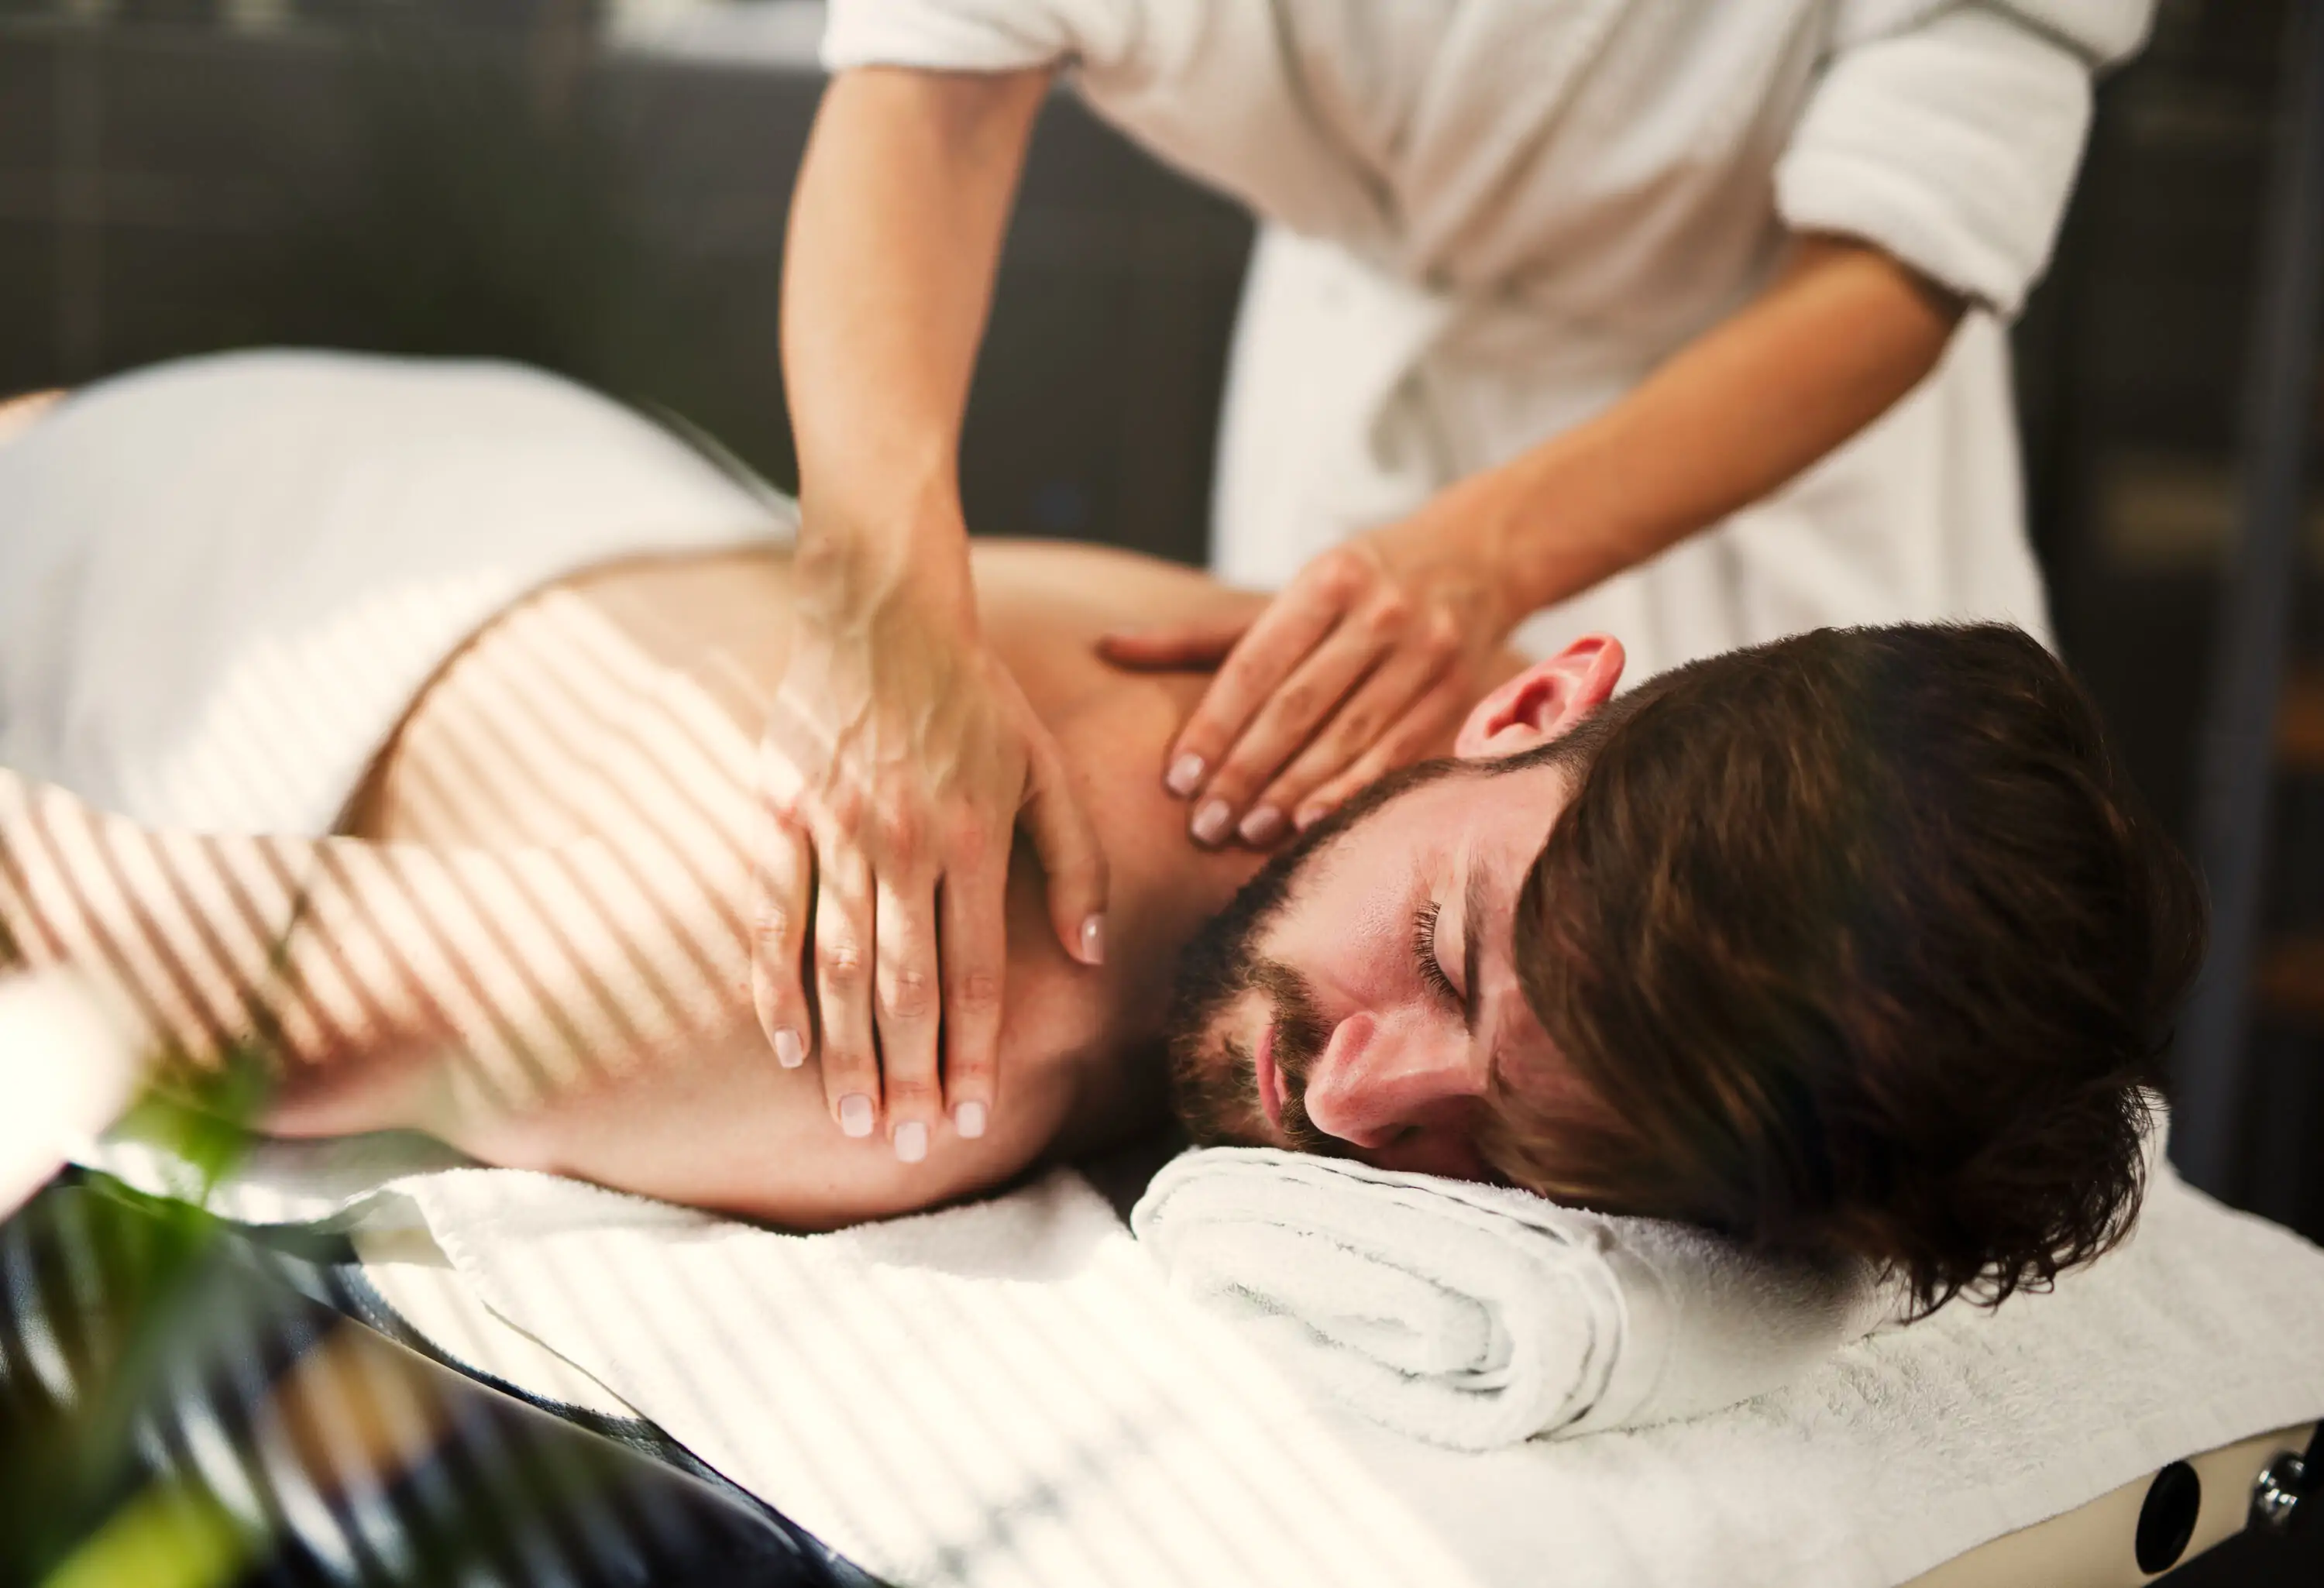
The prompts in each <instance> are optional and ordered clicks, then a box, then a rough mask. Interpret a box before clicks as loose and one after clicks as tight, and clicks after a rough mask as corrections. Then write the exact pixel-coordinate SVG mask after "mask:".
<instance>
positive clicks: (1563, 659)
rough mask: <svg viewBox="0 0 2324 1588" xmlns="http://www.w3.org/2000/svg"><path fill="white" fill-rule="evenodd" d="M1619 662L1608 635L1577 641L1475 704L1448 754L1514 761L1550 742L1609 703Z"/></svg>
mask: <svg viewBox="0 0 2324 1588" xmlns="http://www.w3.org/2000/svg"><path fill="white" fill-rule="evenodd" d="M1624 660H1625V658H1624V657H1623V655H1622V642H1620V641H1619V640H1617V639H1615V638H1614V636H1612V635H1611V634H1584V635H1582V638H1580V639H1579V640H1576V641H1575V642H1573V643H1572V644H1571V645H1568V646H1567V647H1566V648H1565V649H1564V650H1563V651H1559V652H1558V653H1557V654H1556V655H1554V656H1552V657H1549V658H1546V659H1545V660H1541V661H1536V662H1535V663H1534V664H1533V665H1532V666H1531V667H1529V668H1527V669H1525V671H1523V672H1521V673H1519V674H1518V675H1517V677H1516V678H1514V679H1510V680H1509V681H1508V683H1506V684H1503V685H1502V686H1501V687H1500V688H1498V689H1496V690H1494V691H1493V692H1492V693H1491V694H1490V695H1488V696H1486V697H1484V698H1483V699H1482V700H1480V701H1479V702H1477V708H1476V709H1475V710H1474V711H1472V712H1471V713H1470V714H1469V720H1468V721H1467V722H1465V723H1462V725H1461V736H1460V737H1459V738H1458V739H1455V740H1454V741H1453V742H1452V753H1453V754H1455V755H1458V756H1462V757H1468V758H1476V757H1498V756H1503V755H1515V754H1517V752H1520V751H1525V750H1530V749H1532V748H1533V747H1534V746H1535V745H1536V744H1543V743H1547V742H1548V741H1550V740H1552V739H1554V738H1556V737H1557V736H1558V735H1559V734H1563V733H1564V732H1565V731H1566V730H1567V729H1568V728H1571V727H1572V726H1573V725H1575V724H1577V723H1579V722H1581V721H1582V718H1584V717H1586V716H1589V715H1590V714H1591V712H1593V711H1596V710H1597V709H1598V708H1599V707H1600V706H1603V705H1605V704H1606V702H1607V701H1608V700H1609V698H1611V697H1612V696H1613V693H1614V686H1615V685H1617V684H1618V683H1620V682H1621V681H1622V664H1623V661H1624Z"/></svg>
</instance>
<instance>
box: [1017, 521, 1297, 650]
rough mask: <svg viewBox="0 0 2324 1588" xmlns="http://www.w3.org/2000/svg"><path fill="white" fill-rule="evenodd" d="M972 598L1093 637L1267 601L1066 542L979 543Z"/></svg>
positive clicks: (1163, 564)
mask: <svg viewBox="0 0 2324 1588" xmlns="http://www.w3.org/2000/svg"><path fill="white" fill-rule="evenodd" d="M975 559H976V560H975V568H976V581H977V593H978V596H979V598H980V601H981V603H982V605H983V606H984V608H985V614H986V617H987V620H988V622H990V621H991V619H992V617H993V616H994V614H995V610H996V608H997V609H1000V610H1001V611H1004V612H1008V613H1010V614H1016V613H1028V614H1029V613H1037V614H1038V615H1041V616H1043V617H1045V618H1047V619H1048V620H1049V621H1052V622H1056V623H1063V624H1065V625H1066V626H1067V627H1069V628H1070V629H1072V630H1074V632H1087V633H1088V634H1090V635H1093V636H1094V635H1096V634H1099V633H1102V632H1105V631H1106V630H1108V629H1112V628H1117V627H1121V626H1125V625H1130V624H1142V623H1185V622H1191V621H1194V620H1197V619H1213V618H1221V617H1226V616H1231V615H1235V614H1244V615H1250V614H1257V613H1258V611H1259V608H1261V607H1262V606H1264V605H1267V597H1266V596H1265V595H1261V594H1259V593H1257V592H1255V591H1250V590H1238V589H1236V588H1234V587H1233V586H1230V585H1223V584H1221V583H1220V582H1219V581H1218V580H1217V579H1215V578H1213V577H1211V576H1210V575H1209V574H1207V573H1205V572H1203V570H1202V569H1200V568H1188V567H1187V566H1185V564H1184V563H1177V562H1168V561H1165V560H1164V559H1161V558H1158V557H1148V556H1147V555H1145V554H1144V553H1142V552H1138V551H1125V550H1123V549H1120V548H1119V547H1113V546H1090V545H1084V544H1082V543H1080V542H1078V541H1066V540H978V541H977V542H976V545H975Z"/></svg>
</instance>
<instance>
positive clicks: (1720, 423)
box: [1454, 238, 1961, 611]
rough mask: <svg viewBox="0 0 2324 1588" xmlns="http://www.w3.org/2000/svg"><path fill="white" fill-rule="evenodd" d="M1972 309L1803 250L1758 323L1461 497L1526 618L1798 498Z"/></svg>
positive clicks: (1752, 317)
mask: <svg viewBox="0 0 2324 1588" xmlns="http://www.w3.org/2000/svg"><path fill="white" fill-rule="evenodd" d="M1960 314H1961V306H1960V303H1959V302H1958V301H1957V300H1953V299H1950V298H1949V297H1947V296H1946V295H1944V294H1943V293H1941V291H1938V290H1936V289H1935V288H1932V286H1930V285H1929V284H1928V283H1927V282H1925V281H1923V279H1922V278H1921V277H1919V276H1918V275H1916V274H1915V273H1914V272H1912V271H1911V270H1909V269H1908V268H1907V267H1905V266H1904V265H1903V264H1900V263H1897V262H1896V261H1895V259H1893V258H1891V257H1890V256H1889V255H1887V254H1884V253H1881V252H1880V251H1879V250H1877V249H1875V248H1872V247H1869V246H1867V245H1860V244H1855V243H1849V242H1842V241H1838V240H1834V239H1823V238H1810V239H1805V240H1803V242H1802V243H1801V245H1799V251H1798V253H1797V254H1796V255H1795V256H1794V259H1793V260H1792V261H1791V263H1789V264H1788V265H1787V266H1786V268H1785V269H1784V272H1782V273H1781V274H1780V275H1779V276H1778V277H1777V278H1776V279H1775V282H1773V283H1772V284H1771V285H1770V286H1769V287H1768V288H1767V290H1766V291H1765V292H1763V293H1762V294H1761V295H1760V296H1759V297H1758V298H1757V299H1755V300H1753V301H1752V302H1751V303H1750V304H1749V305H1748V306H1747V307H1745V308H1744V309H1742V310H1740V311H1739V312H1738V313H1737V314H1735V315H1734V316H1732V317H1731V318H1729V319H1727V320H1726V321H1724V322H1722V323H1721V324H1720V325H1719V326H1717V327H1715V328H1712V329H1711V330H1710V331H1709V332H1707V333H1705V334H1704V335H1703V336H1702V337H1700V338H1698V339H1697V340H1695V341H1694V342H1692V343H1691V344H1689V345H1688V346H1686V347H1685V348H1683V349H1682V350H1681V351H1680V352H1679V353H1678V354H1677V355H1675V356H1674V357H1673V358H1672V359H1671V360H1670V361H1669V362H1668V363H1666V364H1665V365H1663V366H1662V367H1661V368H1660V369H1658V370H1657V371H1655V374H1653V375H1651V376H1650V377H1648V378H1647V379H1646V381H1645V382H1644V383H1641V384H1640V385H1639V386H1638V387H1637V389H1636V390H1635V391H1634V392H1631V393H1630V394H1629V395H1628V397H1626V398H1624V399H1623V400H1622V401H1621V402H1618V403H1617V404H1615V405H1614V406H1613V407H1612V408H1610V409H1609V410H1607V411H1606V412H1604V413H1603V414H1600V416H1598V417H1597V418H1596V419H1594V420H1590V421H1589V422H1587V423H1585V424H1582V425H1580V426H1577V427H1576V428H1575V429H1572V430H1570V431H1567V432H1566V433H1564V434H1563V435H1561V436H1559V437H1557V438H1556V439H1554V440H1551V441H1548V442H1545V443H1544V444H1542V445H1541V446H1539V447H1536V448H1534V449H1533V450H1532V451H1530V452H1527V453H1526V454H1523V455H1521V456H1520V457H1517V458H1516V459H1514V460H1512V461H1511V462H1510V463H1508V464H1507V465H1504V466H1501V467H1500V468H1499V469H1495V470H1492V471H1489V472H1488V473H1487V474H1485V475H1478V476H1476V477H1475V478H1474V479H1473V480H1471V481H1469V482H1464V483H1463V485H1462V486H1456V487H1454V491H1455V492H1461V493H1462V494H1468V495H1470V497H1471V502H1470V503H1468V504H1467V505H1468V508H1469V514H1468V516H1469V517H1470V520H1471V522H1473V523H1475V524H1476V525H1478V526H1479V530H1480V532H1481V533H1483V534H1485V535H1487V536H1488V537H1489V540H1490V541H1491V544H1490V545H1489V547H1488V549H1487V551H1486V556H1487V558H1488V559H1489V561H1491V562H1492V563H1493V564H1495V565H1496V566H1498V568H1499V569H1500V570H1501V571H1502V572H1503V573H1504V575H1505V576H1506V577H1507V579H1508V587H1509V588H1510V589H1512V590H1513V591H1515V592H1517V595H1518V596H1519V599H1520V602H1521V604H1522V609H1523V610H1526V611H1529V610H1534V609H1537V608H1539V607H1543V606H1547V605H1553V604H1554V603H1555V602H1558V601H1561V600H1563V599H1564V598H1565V597H1567V596H1569V595H1575V594H1577V593H1579V592H1581V591H1582V590H1585V589H1587V588H1589V587H1590V586H1592V585H1595V584H1597V583H1598V582H1599V581H1600V580H1601V579H1605V578H1607V577H1611V576H1612V575H1614V574H1617V573H1619V572H1621V571H1622V570H1623V569H1625V568H1630V567H1633V566H1635V565H1636V564H1637V563H1640V562H1643V561H1645V560H1646V559H1647V558H1650V557H1652V556H1654V555H1655V553H1656V552H1658V551H1660V550H1662V549H1665V547H1668V546H1670V545H1673V544H1674V543H1675V542H1677V541H1679V540H1683V539H1685V538H1686V537H1687V536H1689V535H1691V534H1693V533H1694V532H1695V531H1699V530H1701V529H1704V528H1707V527H1708V526H1710V525H1711V524H1714V523H1716V522H1719V521H1720V520H1721V519H1723V518H1725V517H1726V516H1727V515H1728V514H1729V513H1730V512H1735V511H1736V510H1737V509H1738V508H1741V507H1745V506H1748V504H1749V503H1753V502H1756V501H1757V500H1759V499H1760V498H1761V497H1763V496H1766V494H1769V493H1770V492H1772V491H1774V490H1775V489H1777V488H1778V487H1780V486H1781V485H1784V483H1785V482H1786V481H1788V480H1790V479H1792V478H1793V477H1794V476H1795V475H1798V474H1799V473H1800V472H1801V471H1803V470H1804V469H1806V468H1807V467H1809V466H1811V465H1812V464H1814V463H1815V462H1816V461H1817V460H1818V459H1820V458H1821V457H1824V456H1825V455H1826V454H1827V453H1829V452H1831V450H1832V449H1833V448H1837V447H1839V446H1840V444H1841V443H1843V442H1845V441H1847V440H1848V439H1849V438H1850V437H1852V436H1854V435H1856V434H1857V432H1858V431H1859V430H1861V429H1864V427H1865V426H1867V425H1868V424H1870V423H1871V422H1872V421H1873V420H1876V419H1877V418H1878V417H1879V416H1880V415H1881V414H1883V413H1884V412H1886V411H1887V410H1888V409H1889V408H1890V407H1891V406H1892V405H1893V404H1894V403H1895V402H1896V401H1897V400H1898V399H1900V398H1902V397H1903V396H1904V394H1905V393H1906V392H1910V391H1911V390H1912V389H1913V388H1914V386H1915V385H1917V384H1918V383H1920V382H1921V380H1922V379H1923V377H1924V376H1926V375H1927V374H1929V372H1930V371H1931V370H1932V369H1934V368H1935V367H1936V365H1937V361H1938V360H1939V359H1940V358H1941V357H1942V355H1943V354H1944V349H1945V345H1946V342H1947V340H1948V339H1949V338H1950V337H1951V335H1952V331H1953V328H1954V326H1955V325H1956V324H1958V323H1959V320H1960Z"/></svg>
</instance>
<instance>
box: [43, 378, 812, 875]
mask: <svg viewBox="0 0 2324 1588" xmlns="http://www.w3.org/2000/svg"><path fill="white" fill-rule="evenodd" d="M788 530H789V520H788V503H782V502H779V501H776V500H774V499H772V498H771V495H770V494H768V493H764V492H761V491H760V490H758V489H756V488H754V487H753V486H752V485H749V484H746V483H744V482H742V481H741V480H739V479H738V478H736V477H734V476H733V475H731V474H730V473H729V472H728V471H726V470H724V469H722V468H720V467H719V466H716V465H714V464H713V463H711V462H710V461H709V460H708V459H706V458H705V457H702V456H701V455H700V454H699V453H698V452H696V450H695V449H694V448H689V447H687V445H686V444H685V443H683V442H681V441H679V440H678V439H677V438H675V437H674V436H672V435H670V434H669V432H668V431H667V430H664V429H661V428H660V427H659V426H657V425H654V424H652V423H650V422H649V421H647V420H643V419H641V418H639V417H638V416H637V415H636V414H634V413H632V412H629V411H627V410H625V409H623V408H622V407H621V406H619V405H618V404H616V403H613V402H608V401H607V400H606V399H604V398H603V397H600V396H598V395H597V394H596V393H595V392H589V391H586V390H585V389H583V388H582V387H579V386H576V385H573V384H571V383H568V382H565V381H560V380H558V379H557V378H556V377H554V376H552V375H549V374H543V373H541V372H540V371H539V370H531V369H524V368H521V367H520V366H518V365H507V364H488V363H478V362H467V361H462V362H453V361H450V360H419V359H404V358H381V357H374V356H369V355H359V354H349V353H313V352H290V351H270V352H259V353H231V354H219V355H210V356H207V357H201V358H189V359H185V360H181V361H180V362H178V363H174V364H164V365H154V366H153V367H152V368H150V369H143V370H138V371H136V372H134V373H133V374H126V375H120V376H115V377H114V378H113V379H110V380H106V381H100V382H98V383H97V384H95V385H93V386H90V387H88V388H87V389H85V390H83V391H79V392H74V393H73V394H72V395H71V396H69V397H68V398H66V399H65V400H64V402H61V403H60V404H59V405H58V406H57V407H56V408H55V409H54V410H52V411H51V412H49V413H48V414H47V415H45V416H44V417H42V419H40V420H38V421H36V422H35V423H34V424H33V425H32V428H31V429H27V430H25V431H23V433H22V434H20V435H18V436H16V437H15V438H14V439H12V440H10V441H9V442H8V444H7V445H6V446H5V447H0V766H6V767H9V768H11V769H13V770H14V771H19V772H22V773H23V774H24V775H25V776H27V777H31V778H37V779H40V780H42V781H44V782H51V783H59V784H61V785H63V786H64V787H65V788H68V789H72V790H73V791H74V792H75V793H77V794H78V795H79V796H80V797H81V798H82V799H87V800H88V801H89V802H90V803H92V804H94V805H97V806H99V807H101V808H105V809H107V810H116V811H119V812H121V813H123V814H124V815H126V816H131V817H135V818H136V819H138V820H140V821H143V822H146V823H150V824H152V825H154V826H174V827H180V828H188V829H192V830H195V831H211V832H241V833H320V832H323V831H326V830H327V829H328V828H329V826H331V824H332V822H333V820H334V819H335V818H336V817H337V814H338V811H339V808H340V806H341V804H342V803H343V802H344V801H345V800H346V797H347V795H348V793H349V791H350V790H351V789H353V788H354V787H355V782H356V780H358V779H359V778H360V777H361V776H362V774H363V771H364V766H365V765H366V764H367V763H368V762H369V761H370V760H371V757H372V755H373V754H374V752H376V751H377V750H378V748H379V746H380V743H381V742H382V741H383V740H384V739H385V738H386V737H387V735H388V734H389V733H390V732H391V731H392V729H393V728H394V726H395V725H396V723H397V721H398V720H399V719H400V718H401V716H402V715H403V713H404V712H405V711H406V710H407V709H408V708H409V707H410V705H411V701H412V697H414V696H415V695H417V694H418V693H419V691H420V686H421V685H422V684H424V683H425V682H426V681H427V679H428V678H429V675H430V674H431V673H433V672H434V671H435V670H436V669H437V667H438V665H439V664H441V663H442V661H443V660H444V659H445V658H446V657H447V656H448V655H449V654H450V653H451V652H452V651H453V650H454V649H455V648H457V646H459V645H460V644H461V643H462V642H465V641H466V639H467V637H468V636H469V635H470V634H472V633H474V632H475V631H476V630H477V629H478V628H479V627H481V626H482V625H483V624H484V622H485V621H486V620H487V619H489V618H490V617H492V616H493V614H495V613H497V612H499V611H500V610H502V609H503V607H505V606H507V605H509V604H510V603H511V602H513V601H515V600H517V599H518V598H519V597H521V596H523V595H528V594H530V592H531V591H533V590H534V589H536V588H538V587H539V586H542V585H544V584H547V583H549V581H551V580H553V579H556V578H558V577H561V576H563V575H565V574H568V573H571V572H573V571H574V570H576V569H577V568H585V567H587V566H588V565H590V564H592V563H595V562H604V561H606V560H609V559H613V558H618V557H633V556H639V555H642V554H645V553H649V552H669V551H682V550H699V549H709V548H716V547H725V546H733V545H737V544H742V543H745V542H748V541H751V540H755V539H761V538H763V537H766V536H769V535H772V534H787V533H788Z"/></svg>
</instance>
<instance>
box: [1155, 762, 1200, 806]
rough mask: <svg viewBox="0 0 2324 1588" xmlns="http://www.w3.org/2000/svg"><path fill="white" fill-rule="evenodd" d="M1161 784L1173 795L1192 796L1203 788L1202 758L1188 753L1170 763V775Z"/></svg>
mask: <svg viewBox="0 0 2324 1588" xmlns="http://www.w3.org/2000/svg"><path fill="white" fill-rule="evenodd" d="M1162 782H1163V785H1164V786H1165V787H1166V788H1167V789H1169V790H1170V792H1171V793H1173V794H1177V795H1181V796H1183V795H1187V794H1192V793H1193V792H1194V790H1195V789H1199V788H1201V787H1202V786H1203V758H1202V757H1201V756H1199V755H1196V754H1194V752H1191V751H1189V752H1187V753H1186V754H1185V755H1182V756H1180V757H1179V758H1178V759H1177V760H1176V761H1174V762H1171V763H1170V775H1169V776H1168V777H1167V778H1164V779H1163V780H1162Z"/></svg>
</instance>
